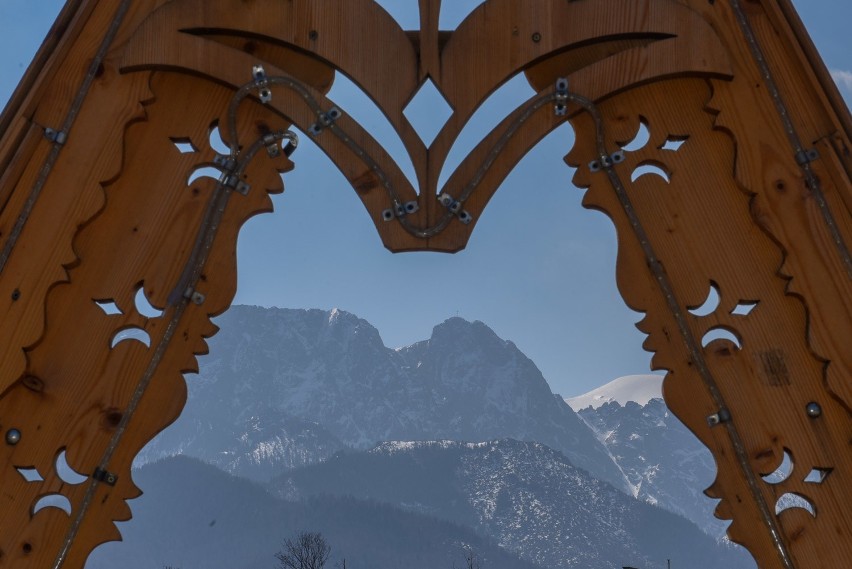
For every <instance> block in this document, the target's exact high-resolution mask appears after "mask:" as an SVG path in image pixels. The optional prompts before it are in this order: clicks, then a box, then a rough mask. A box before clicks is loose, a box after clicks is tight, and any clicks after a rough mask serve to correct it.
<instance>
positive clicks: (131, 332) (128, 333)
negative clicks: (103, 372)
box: [109, 326, 151, 348]
mask: <svg viewBox="0 0 852 569" xmlns="http://www.w3.org/2000/svg"><path fill="white" fill-rule="evenodd" d="M130 340H135V341H137V342H142V343H143V344H145V346H147V347H149V348H150V347H151V336H150V334H148V332H146V331H145V330H143V329H142V328H139V327H138V326H133V327H130V328H123V329H121V330H119V331H118V332H116V333H115V335H113V337H112V340H110V343H109V346H110V348H114V347H116V346H117V345H118V344H120V343H121V342H126V341H130Z"/></svg>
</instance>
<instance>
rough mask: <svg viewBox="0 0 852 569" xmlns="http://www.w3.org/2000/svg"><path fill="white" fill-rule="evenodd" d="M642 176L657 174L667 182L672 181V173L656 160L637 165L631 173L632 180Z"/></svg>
mask: <svg viewBox="0 0 852 569" xmlns="http://www.w3.org/2000/svg"><path fill="white" fill-rule="evenodd" d="M642 176H657V177H659V178H662V180H663V181H665V183H667V184H668V183H669V182H671V178H672V177H671V174H670V173H669V172H668V170H666V169H665V168H664V167H663V166H662V164H660V163H659V162H655V161H648V162H643V163H641V164H639V165H638V166H636V168H635V169H634V170H633V173H632V174H630V181H631V182H635V181H636V180H638V179H639V178H641V177H642Z"/></svg>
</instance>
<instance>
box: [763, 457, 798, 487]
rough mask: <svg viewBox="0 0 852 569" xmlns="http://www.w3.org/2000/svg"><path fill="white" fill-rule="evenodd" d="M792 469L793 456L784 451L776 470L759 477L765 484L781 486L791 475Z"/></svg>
mask: <svg viewBox="0 0 852 569" xmlns="http://www.w3.org/2000/svg"><path fill="white" fill-rule="evenodd" d="M793 467H794V464H793V456H792V455H791V454H790V451H789V450H787V449H784V458H783V459H781V464H780V465H778V468H776V469H775V471H774V472H770V473H769V474H761V475H760V477H761V478H763V481H764V482H766V483H767V484H781V483H782V482H784V481H785V480H787V479H788V478H790V475H792V474H793ZM770 468H771V467H770Z"/></svg>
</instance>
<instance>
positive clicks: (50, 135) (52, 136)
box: [44, 127, 68, 146]
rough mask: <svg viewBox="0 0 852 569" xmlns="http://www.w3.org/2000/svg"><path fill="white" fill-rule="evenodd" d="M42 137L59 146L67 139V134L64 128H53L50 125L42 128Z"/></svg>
mask: <svg viewBox="0 0 852 569" xmlns="http://www.w3.org/2000/svg"><path fill="white" fill-rule="evenodd" d="M44 137H45V138H46V139H48V140H49V141H50V142H55V143H56V144H58V145H60V146H62V145H63V144H65V142H66V141H67V140H68V134H67V133H66V132H65V131H64V130H54V129H52V128H50V127H48V128H46V129H44Z"/></svg>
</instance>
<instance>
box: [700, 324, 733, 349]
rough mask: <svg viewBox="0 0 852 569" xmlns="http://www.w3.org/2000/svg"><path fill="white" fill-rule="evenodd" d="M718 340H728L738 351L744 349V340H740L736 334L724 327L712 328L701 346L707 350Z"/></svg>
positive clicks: (702, 339) (703, 338) (704, 337)
mask: <svg viewBox="0 0 852 569" xmlns="http://www.w3.org/2000/svg"><path fill="white" fill-rule="evenodd" d="M718 340H728V341H729V342H731V343H733V344H734V345H735V346H736V347H737V349H740V348H742V347H743V343H742V340H740V339H739V338H738V337H737V335H736V334H734V332H732V331H731V330H729V329H727V328H724V327H722V326H716V327H714V328H710V330H708V331H707V333H706V334H704V336H703V337H702V338H701V346H702V347H703V348H706V347H707V346H708V345H709V344H710V343H711V342H715V341H718Z"/></svg>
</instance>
